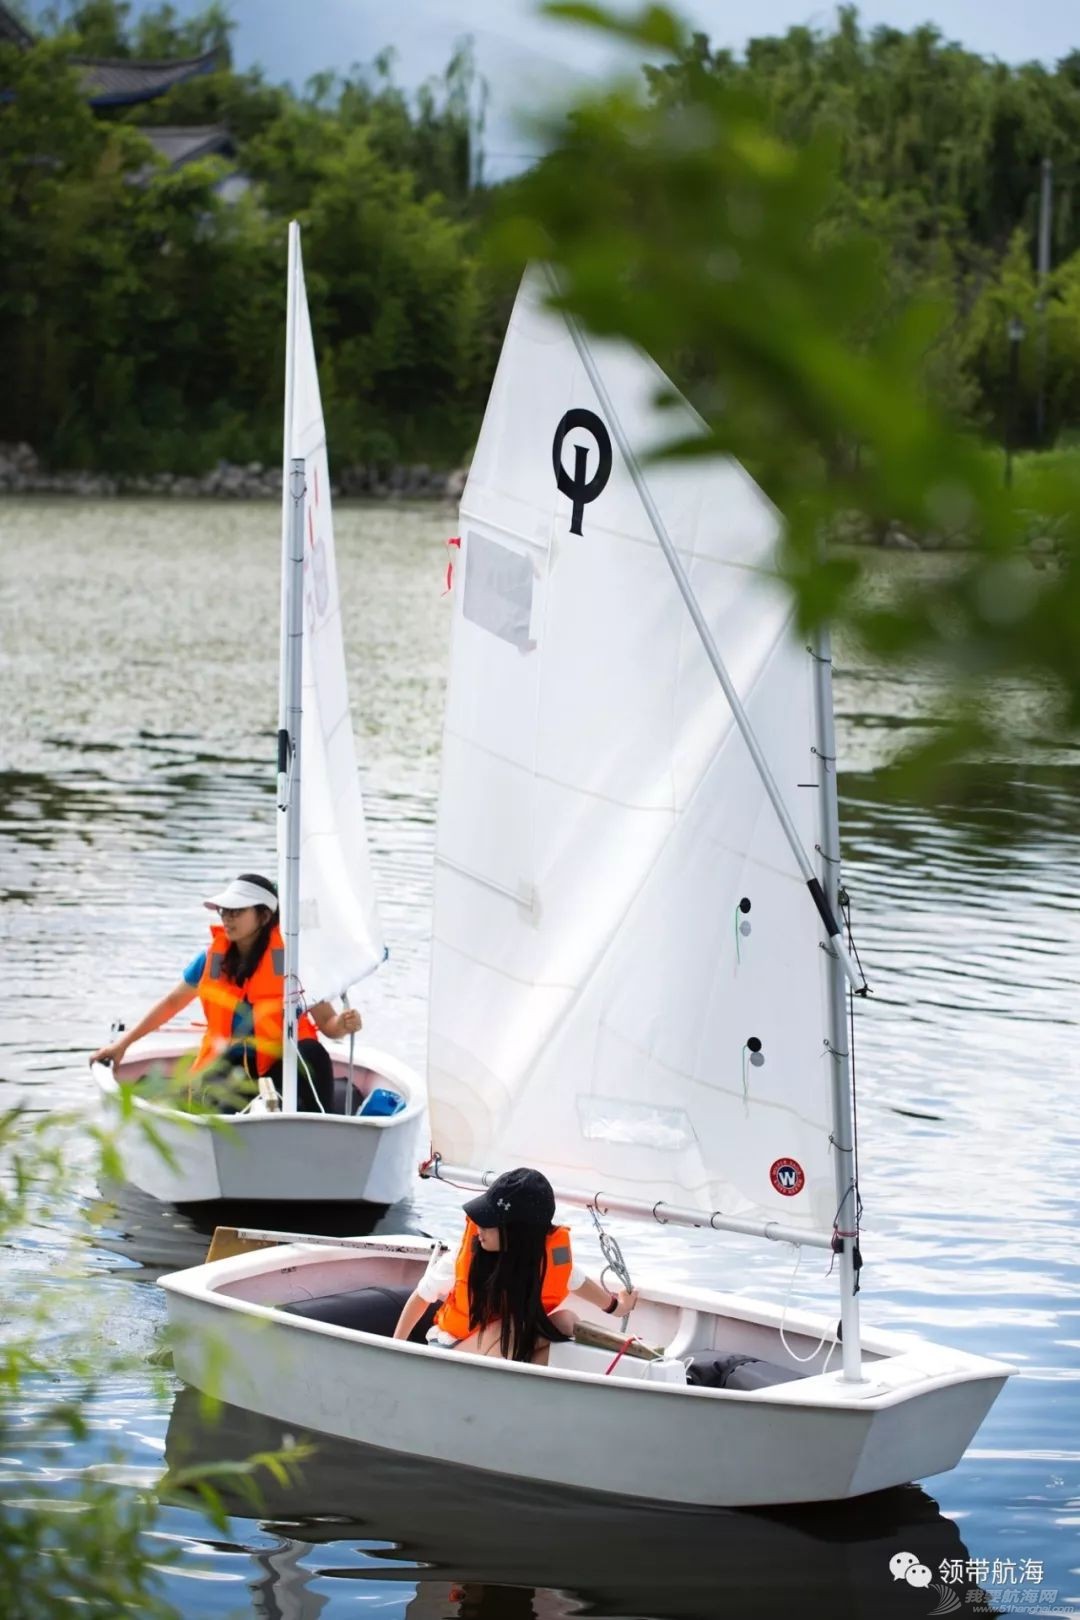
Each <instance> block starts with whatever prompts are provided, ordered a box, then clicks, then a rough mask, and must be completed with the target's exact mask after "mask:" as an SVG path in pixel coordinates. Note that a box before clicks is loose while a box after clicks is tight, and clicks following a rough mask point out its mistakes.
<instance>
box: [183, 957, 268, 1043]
mask: <svg viewBox="0 0 1080 1620" xmlns="http://www.w3.org/2000/svg"><path fill="white" fill-rule="evenodd" d="M205 970H206V952H205V951H200V952H199V954H198V956H193V957H192V958H191V961H190V962H189V963H188V965H187V967H186V968H185V969H184V983H185V984H190V986H191V988H192V989H193V990H197V989H198V987H199V980H200V979H201V978H202V976H203V973H204V972H205ZM254 1034H255V1015H254V1013H253V1012H252V1010H251V1002H250V1001H238V1002H237V1003H236V1006H235V1007H234V1008H233V1018H232V1038H233V1040H234V1041H243V1040H248V1039H249V1038H250V1037H251V1036H253V1035H254Z"/></svg>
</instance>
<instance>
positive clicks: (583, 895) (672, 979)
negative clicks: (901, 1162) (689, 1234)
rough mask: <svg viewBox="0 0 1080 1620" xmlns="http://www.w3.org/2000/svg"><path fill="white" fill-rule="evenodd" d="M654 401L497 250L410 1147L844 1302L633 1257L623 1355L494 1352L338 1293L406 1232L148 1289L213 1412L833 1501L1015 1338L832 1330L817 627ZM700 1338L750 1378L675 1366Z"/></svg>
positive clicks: (386, 1261) (836, 1162) (648, 373)
mask: <svg viewBox="0 0 1080 1620" xmlns="http://www.w3.org/2000/svg"><path fill="white" fill-rule="evenodd" d="M661 392H664V393H666V394H667V395H668V396H669V403H668V404H667V406H666V407H664V408H661V406H660V405H658V403H657V400H658V394H659V393H661ZM672 394H673V391H672V390H671V389H670V385H669V384H667V383H666V380H665V379H664V378H663V377H662V375H661V374H660V373H659V372H658V371H657V370H656V368H655V367H654V366H653V365H652V364H651V363H650V362H649V361H648V360H647V359H646V358H645V357H643V356H642V355H640V354H639V353H637V352H636V351H633V350H631V349H630V348H628V347H627V346H625V345H621V344H617V343H611V342H605V343H597V344H595V345H594V346H590V344H589V343H587V342H586V340H585V338H584V337H583V335H582V334H581V333H580V332H579V331H578V330H577V329H576V327H574V326H573V325H571V324H569V323H567V322H566V321H565V320H564V319H563V318H562V317H560V316H559V315H557V314H555V313H552V311H551V310H550V309H549V308H548V307H547V303H546V298H545V283H544V280H543V277H542V276H541V275H540V274H539V273H530V275H529V276H527V277H526V280H525V282H524V284H523V287H522V290H521V292H520V294H519V297H518V301H517V304H516V306H515V309H514V313H513V316H512V319H511V323H510V329H509V332H508V335H507V339H506V343H505V346H504V349H503V353H502V357H501V360H500V363H499V368H498V372H497V375H496V378H495V382H494V385H493V389H492V394H491V399H490V401H489V405H488V409H487V413H486V416H485V419H484V425H483V430H482V433H481V437H480V441H479V444H478V447H477V452H476V456H475V458H474V461H473V465H472V470H471V474H470V477H469V482H468V486H467V488H466V490H465V494H464V498H463V503H462V512H461V550H462V561H461V566H460V570H459V574H458V580H457V582H456V587H455V595H456V601H455V623H454V637H453V646H452V655H451V673H450V684H449V692H448V698H447V714H446V729H445V739H444V759H443V784H442V795H441V799H440V806H439V823H438V834H437V849H436V893H435V916H434V930H433V946H432V984H431V1009H430V1046H429V1085H430V1090H431V1109H432V1136H433V1142H434V1146H435V1155H434V1159H433V1163H432V1170H433V1172H434V1173H436V1174H442V1175H445V1176H446V1177H447V1179H449V1180H452V1181H453V1182H454V1183H455V1185H458V1184H464V1185H466V1186H469V1185H481V1184H484V1183H485V1182H486V1181H489V1180H490V1179H491V1177H492V1176H493V1175H494V1174H496V1173H498V1172H500V1171H502V1170H505V1169H507V1168H509V1167H511V1166H513V1165H515V1164H519V1163H520V1164H528V1165H533V1166H535V1167H537V1168H539V1169H541V1170H543V1171H544V1172H545V1173H546V1174H547V1175H548V1176H549V1178H550V1179H551V1180H552V1182H553V1183H554V1185H555V1187H556V1190H557V1192H558V1194H559V1196H560V1199H561V1200H564V1201H566V1202H570V1203H581V1204H586V1205H588V1206H590V1207H592V1208H593V1209H594V1210H595V1211H597V1212H598V1213H599V1214H601V1215H602V1214H604V1213H605V1212H613V1211H614V1212H620V1213H631V1214H639V1215H643V1216H645V1217H647V1218H655V1219H656V1220H658V1221H660V1222H662V1223H665V1224H683V1225H690V1226H700V1227H712V1228H714V1229H716V1230H717V1231H724V1230H729V1231H734V1232H739V1233H744V1234H751V1235H756V1236H759V1237H761V1238H762V1239H764V1240H770V1241H782V1242H786V1243H791V1244H794V1245H799V1246H802V1247H803V1248H809V1249H811V1250H816V1251H818V1252H819V1253H826V1254H830V1255H831V1256H832V1257H833V1261H834V1266H833V1269H834V1271H835V1275H836V1277H837V1279H838V1281H839V1289H840V1312H841V1321H842V1331H838V1329H837V1324H836V1321H835V1312H830V1313H829V1314H828V1315H826V1316H822V1317H820V1318H819V1317H816V1316H813V1315H810V1314H807V1313H804V1312H798V1313H796V1312H790V1311H785V1310H783V1309H781V1308H780V1307H778V1306H775V1305H773V1304H770V1303H768V1302H763V1301H754V1300H750V1299H747V1298H744V1297H743V1296H742V1295H732V1294H723V1293H714V1292H708V1291H703V1290H700V1289H690V1288H684V1287H673V1288H667V1287H652V1286H647V1285H646V1286H643V1287H642V1289H641V1303H640V1305H639V1306H638V1308H637V1310H636V1311H635V1313H634V1316H633V1330H634V1332H635V1333H636V1334H637V1335H638V1336H639V1337H640V1338H641V1339H642V1340H643V1341H645V1343H646V1344H648V1345H651V1346H654V1347H657V1348H659V1349H660V1350H661V1351H662V1356H661V1358H660V1359H658V1360H656V1361H648V1360H632V1359H631V1358H630V1357H629V1356H623V1357H622V1358H621V1359H620V1358H618V1357H614V1358H613V1357H612V1355H611V1354H610V1353H609V1352H608V1351H606V1350H601V1349H596V1348H593V1347H590V1346H588V1345H584V1344H579V1343H571V1344H561V1345H554V1346H553V1347H552V1349H551V1354H550V1359H549V1364H548V1365H547V1366H546V1367H537V1366H522V1365H519V1364H517V1363H510V1362H504V1361H500V1360H491V1359H486V1358H482V1357H476V1356H473V1355H469V1354H463V1353H461V1352H452V1353H448V1352H446V1351H443V1350H440V1349H437V1348H434V1347H429V1346H426V1345H414V1344H407V1343H398V1342H396V1341H392V1340H388V1339H386V1338H384V1337H379V1336H376V1335H374V1334H371V1333H365V1332H359V1331H356V1330H355V1329H352V1328H349V1327H343V1326H340V1325H335V1322H334V1321H332V1320H331V1319H330V1318H331V1317H334V1316H338V1317H340V1314H341V1312H340V1306H341V1304H342V1301H343V1298H345V1297H346V1296H348V1295H349V1294H350V1292H352V1291H356V1290H360V1289H363V1288H365V1287H369V1286H372V1285H379V1286H387V1285H401V1284H404V1283H411V1282H413V1281H415V1279H416V1277H417V1276H418V1274H419V1272H420V1270H421V1268H422V1266H423V1263H424V1259H425V1258H426V1254H427V1248H426V1246H425V1245H424V1244H422V1243H421V1242H419V1240H409V1239H397V1240H393V1241H391V1240H383V1239H378V1238H369V1239H357V1240H354V1241H353V1242H352V1243H350V1244H344V1245H339V1246H337V1247H327V1246H325V1245H321V1244H310V1243H309V1244H299V1245H298V1244H292V1245H290V1246H287V1247H283V1248H274V1249H264V1250H262V1251H261V1252H257V1253H249V1254H246V1255H240V1256H234V1257H232V1258H228V1259H223V1260H220V1261H216V1262H214V1263H213V1264H210V1265H207V1266H203V1267H198V1268H195V1269H193V1270H190V1271H186V1272H181V1273H178V1274H175V1275H173V1276H171V1277H166V1278H163V1279H162V1283H163V1286H164V1287H165V1288H166V1290H167V1291H168V1295H169V1310H170V1315H171V1317H172V1318H173V1320H174V1321H175V1322H176V1323H178V1324H179V1325H180V1326H181V1327H182V1328H183V1329H184V1330H185V1332H184V1333H183V1335H182V1338H181V1342H180V1344H179V1346H178V1349H177V1366H178V1369H179V1371H180V1372H181V1374H182V1376H184V1377H185V1378H186V1379H188V1380H189V1381H190V1382H192V1383H195V1384H196V1385H200V1384H202V1383H204V1382H205V1381H206V1379H207V1377H208V1373H207V1364H206V1362H205V1360H204V1359H203V1356H202V1353H201V1351H200V1348H199V1343H200V1341H199V1336H198V1334H197V1333H195V1332H192V1331H189V1330H192V1329H205V1330H207V1331H208V1333H209V1334H210V1335H211V1336H212V1337H213V1338H214V1339H215V1340H216V1341H217V1342H218V1343H220V1342H221V1340H222V1339H224V1341H225V1343H226V1345H227V1346H228V1347H229V1348H230V1349H232V1350H233V1351H234V1352H236V1351H239V1348H240V1347H241V1346H242V1347H243V1350H242V1353H234V1354H233V1355H231V1356H229V1357H228V1359H227V1361H226V1363H225V1365H224V1366H221V1363H220V1362H216V1363H215V1366H216V1367H218V1368H219V1370H220V1381H219V1383H218V1385H217V1386H216V1387H217V1391H218V1393H220V1394H221V1395H222V1396H223V1397H224V1398H225V1399H226V1400H228V1401H230V1402H232V1403H233V1404H236V1405H240V1406H247V1407H250V1408H252V1409H253V1410H256V1411H260V1412H263V1413H266V1414H268V1415H271V1416H276V1417H279V1418H285V1419H288V1420H290V1421H293V1422H296V1423H298V1424H301V1425H304V1426H306V1427H309V1428H312V1429H316V1430H322V1431H324V1432H327V1433H330V1434H333V1435H336V1436H338V1437H341V1438H345V1439H353V1440H358V1441H363V1442H367V1443H368V1444H371V1445H375V1446H380V1447H383V1448H385V1449H387V1450H391V1451H398V1452H403V1453H406V1454H408V1455H412V1456H421V1457H439V1458H443V1459H447V1460H451V1461H453V1462H456V1463H460V1464H464V1465H466V1466H469V1467H473V1468H480V1469H485V1470H488V1471H491V1472H494V1473H500V1474H505V1475H512V1476H517V1477H522V1478H529V1479H534V1480H545V1481H549V1482H552V1483H557V1484H565V1485H570V1484H574V1485H577V1486H579V1487H582V1488H585V1489H591V1490H596V1491H602V1492H606V1493H611V1494H614V1495H620V1496H630V1497H640V1498H644V1499H647V1500H655V1501H665V1502H672V1503H696V1504H707V1505H716V1506H743V1505H759V1506H760V1505H768V1504H779V1503H795V1502H806V1501H818V1500H826V1499H828V1500H832V1499H842V1498H846V1497H851V1496H857V1495H861V1494H864V1493H867V1492H870V1491H876V1490H879V1489H882V1488H884V1487H886V1486H890V1485H895V1484H901V1483H906V1482H909V1481H912V1480H915V1479H919V1478H923V1477H925V1476H927V1475H931V1474H934V1473H937V1472H940V1471H942V1470H944V1469H948V1468H951V1467H952V1466H954V1464H955V1463H956V1462H957V1461H958V1460H959V1458H960V1457H961V1456H962V1454H963V1452H964V1449H965V1447H966V1446H967V1445H968V1444H969V1442H970V1440H971V1438H972V1436H973V1435H974V1433H975V1431H976V1429H977V1428H978V1425H979V1423H980V1422H981V1421H982V1419H983V1417H984V1416H985V1414H986V1412H987V1410H988V1409H989V1407H990V1405H991V1404H992V1402H993V1400H994V1398H995V1397H996V1395H997V1394H998V1392H999V1390H1000V1389H1001V1387H1002V1385H1003V1383H1004V1381H1005V1378H1006V1377H1007V1376H1008V1373H1009V1371H1010V1369H1009V1368H1008V1367H1006V1366H1004V1365H1003V1364H1001V1363H999V1362H996V1361H991V1360H988V1359H986V1358H984V1357H980V1356H974V1355H971V1354H968V1353H965V1352H961V1351H956V1350H951V1349H947V1348H944V1347H942V1346H937V1345H931V1344H927V1343H924V1342H922V1341H919V1340H916V1339H913V1338H909V1337H906V1336H904V1335H900V1334H894V1333H891V1332H890V1333H878V1332H867V1333H863V1332H862V1330H861V1326H860V1321H859V1310H858V1304H859V1300H858V1290H857V1279H858V1263H859V1256H858V1210H859V1203H858V1188H857V1185H856V1178H855V1166H854V1152H853V1147H854V1143H853V1135H852V1123H853V1122H852V1105H851V1095H850V1078H849V1064H848V1040H847V1028H846V1018H845V1014H846V1002H845V977H852V978H854V979H855V980H856V981H858V980H859V975H858V974H857V972H856V970H855V969H854V967H853V966H852V964H851V961H850V958H849V955H848V952H847V950H846V949H845V947H844V944H843V941H842V938H841V935H840V931H839V927H838V924H837V921H836V913H837V897H836V896H837V884H838V875H839V840H838V827H837V812H836V780H835V770H834V761H835V753H836V750H835V745H834V742H833V717H832V694H831V679H830V677H831V668H830V661H829V649H828V644H827V640H826V639H825V638H822V639H821V640H820V641H819V643H818V644H817V645H816V646H815V647H812V648H808V647H807V646H806V645H805V643H804V639H803V638H801V637H799V636H798V635H797V634H796V633H795V629H794V626H793V620H792V613H791V607H790V602H789V600H788V599H787V597H786V594H785V592H784V591H783V590H782V588H781V587H780V585H779V584H778V582H777V580H776V577H775V572H774V569H775V561H776V548H777V541H778V525H777V521H776V516H775V513H774V511H773V509H772V508H771V507H770V505H769V503H768V502H767V500H766V499H765V498H764V497H763V495H762V494H761V492H760V491H759V490H758V489H757V488H756V487H755V486H754V484H753V483H752V482H751V481H750V480H749V478H748V477H747V476H746V475H745V474H744V473H743V472H742V471H741V470H740V469H739V468H738V467H737V466H735V465H733V464H732V463H730V462H728V461H724V460H721V459H719V458H714V459H712V460H705V459H700V458H698V459H692V460H682V461H670V462H665V463H660V464H657V465H655V466H653V467H650V468H649V470H648V472H647V474H646V473H644V472H643V471H642V466H641V462H640V459H639V457H640V455H641V453H642V452H645V451H648V450H650V449H652V448H653V447H655V446H656V445H657V443H658V441H661V440H663V439H666V438H668V437H669V436H670V435H675V436H676V437H678V438H680V439H681V438H684V437H686V436H687V435H689V434H693V433H695V432H699V431H700V427H699V425H698V424H697V422H696V418H695V417H694V416H693V413H692V412H691V411H690V409H689V407H688V406H686V404H685V402H682V401H679V400H677V399H672V398H671V395H672ZM718 1241H721V1240H719V1239H718ZM305 1301H306V1302H307V1303H306V1304H305V1305H304V1312H305V1314H304V1315H302V1316H301V1315H297V1314H296V1311H295V1307H296V1306H297V1305H298V1304H301V1303H302V1302H305ZM322 1302H326V1305H327V1309H326V1310H322ZM576 1306H577V1302H575V1308H576ZM583 1314H584V1315H585V1316H586V1317H589V1316H594V1318H595V1323H596V1324H597V1325H602V1324H601V1318H600V1317H599V1315H596V1314H595V1313H593V1312H592V1311H591V1310H590V1309H588V1308H587V1309H586V1310H585V1311H584V1312H583ZM320 1318H322V1319H320ZM269 1324H272V1331H266V1329H267V1326H268V1325H269ZM253 1328H258V1329H262V1330H263V1331H262V1332H261V1333H252V1332H251V1329H253ZM731 1356H734V1357H749V1358H752V1362H753V1364H754V1370H753V1371H752V1372H751V1373H750V1374H746V1375H743V1376H741V1377H740V1376H734V1377H733V1378H732V1381H731V1382H729V1383H728V1384H727V1385H726V1387H702V1386H701V1385H698V1384H694V1383H690V1382H688V1379H687V1371H688V1366H690V1365H691V1364H693V1365H695V1366H700V1364H701V1363H703V1362H706V1363H707V1362H710V1361H717V1360H721V1359H723V1358H726V1357H731ZM747 1365H750V1364H747ZM302 1370H303V1375H301V1374H302ZM740 1384H741V1385H742V1386H743V1387H739V1386H740Z"/></svg>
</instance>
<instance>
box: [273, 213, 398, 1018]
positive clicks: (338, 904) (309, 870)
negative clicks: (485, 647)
mask: <svg viewBox="0 0 1080 1620" xmlns="http://www.w3.org/2000/svg"><path fill="white" fill-rule="evenodd" d="M286 347H287V358H286V383H285V457H284V474H283V478H282V581H283V591H282V636H281V645H282V691H281V715H282V718H281V721H280V725H281V726H282V728H284V727H285V726H286V718H285V707H286V694H285V673H284V670H285V647H286V641H287V608H286V600H285V590H284V583H285V581H286V580H287V578H288V546H289V527H290V522H291V506H292V503H291V499H290V494H289V468H290V464H291V462H292V460H293V459H294V458H297V457H302V458H303V462H304V479H305V486H306V487H305V493H304V570H303V574H304V585H303V638H302V645H303V676H302V702H301V708H302V713H303V725H302V751H301V760H302V770H301V772H300V812H299V813H300V861H299V867H300V896H299V906H298V913H297V915H298V923H299V969H298V972H299V987H300V994H301V998H302V1000H303V1001H304V1002H305V1003H306V1004H307V1005H311V1004H312V1003H314V1002H316V1001H321V1000H324V999H327V998H329V997H332V996H338V995H340V994H341V993H342V992H344V991H346V990H347V989H348V988H349V987H350V986H351V985H353V984H356V983H357V982H358V981H359V980H360V979H363V978H365V977H366V976H367V975H368V974H369V973H370V972H372V970H373V969H374V968H376V967H378V965H379V964H380V962H381V961H382V960H383V958H384V956H385V954H386V953H385V947H384V944H383V934H382V927H381V924H380V921H379V913H378V906H377V904H376V898H375V886H374V883H373V880H372V875H371V867H370V862H369V858H368V841H367V828H366V823H365V819H364V805H363V800H362V797H361V793H360V782H359V777H358V775H357V769H356V751H355V747H354V743H353V731H352V718H351V715H350V710H349V690H348V683H347V680H346V674H345V648H344V639H343V633H342V614H341V598H340V594H339V590H338V576H337V563H336V559H335V553H334V520H333V512H332V509H331V500H330V473H329V468H328V465H327V454H326V428H325V425H324V422H323V412H322V400H321V398H320V394H319V374H318V370H317V368H316V364H315V345H314V341H313V339H312V332H311V319H310V316H309V313H308V305H307V293H306V290H305V286H304V266H303V259H302V255H301V248H300V227H299V226H298V225H297V224H296V222H295V221H293V223H292V224H291V225H290V226H289V280H288V318H287V334H286ZM278 824H279V836H278V876H279V890H280V892H281V894H282V896H285V895H286V892H287V887H286V873H285V861H286V849H285V817H284V816H279V818H278ZM287 920H288V919H287Z"/></svg>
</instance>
